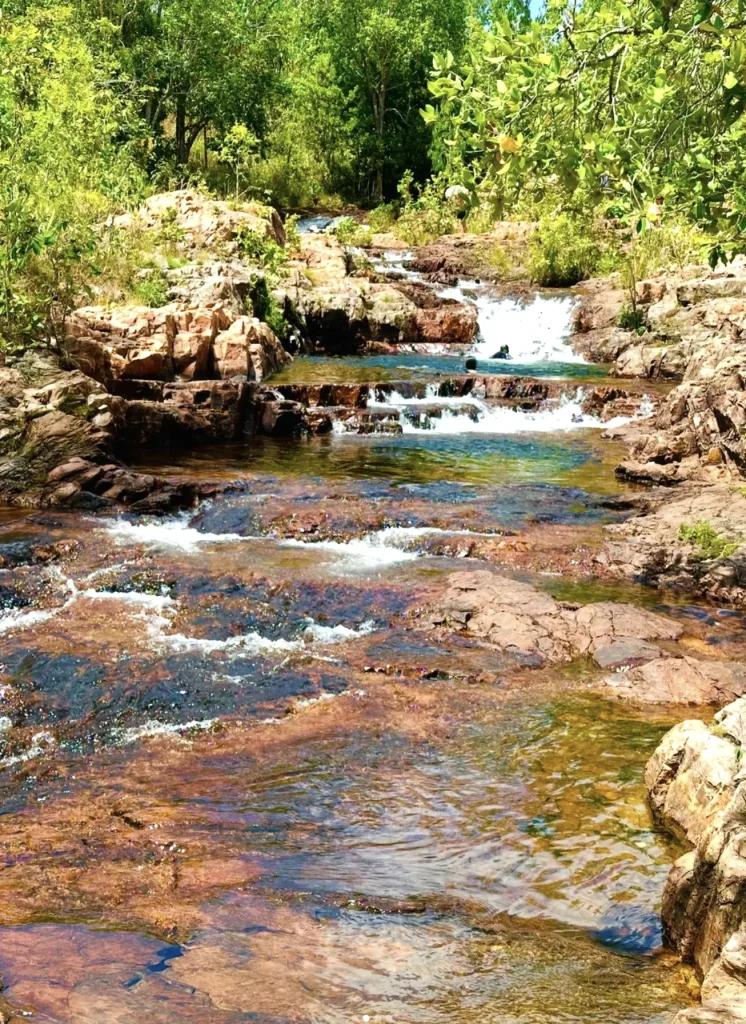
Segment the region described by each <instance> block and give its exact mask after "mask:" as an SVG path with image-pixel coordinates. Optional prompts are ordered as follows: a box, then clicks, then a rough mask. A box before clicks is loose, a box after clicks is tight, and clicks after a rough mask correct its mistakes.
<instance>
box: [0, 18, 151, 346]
mask: <svg viewBox="0 0 746 1024" xmlns="http://www.w3.org/2000/svg"><path fill="white" fill-rule="evenodd" d="M116 78H117V69H116V67H115V66H113V65H111V64H110V63H108V62H104V63H101V64H99V63H97V61H96V59H95V57H94V54H93V52H92V51H91V49H90V47H89V46H88V45H87V43H86V41H85V40H84V39H83V38H82V37H81V35H80V32H79V31H78V25H77V17H76V12H75V11H74V10H73V9H71V8H70V7H66V6H56V7H50V8H46V9H45V8H31V9H29V10H28V11H27V12H26V13H21V14H17V15H16V16H15V17H13V18H12V19H11V18H9V17H4V16H0V339H1V345H2V348H3V349H5V348H8V347H15V348H17V347H24V346H25V345H27V344H30V343H32V342H33V341H35V340H39V339H43V338H46V339H47V340H49V339H50V338H51V337H52V336H53V335H54V332H55V324H56V323H58V322H59V320H60V319H63V318H64V315H65V312H66V310H67V308H68V307H69V305H70V303H71V302H72V301H74V297H75V294H76V290H77V289H78V288H79V286H80V284H81V281H82V279H83V277H84V276H85V273H86V267H87V266H89V265H90V260H91V257H92V253H93V247H94V243H95V236H94V225H95V224H96V222H97V221H99V220H100V219H102V218H104V217H105V216H106V214H107V213H108V212H109V211H110V210H112V209H115V208H117V207H120V206H122V205H125V204H127V203H130V202H133V201H135V200H136V199H137V198H138V197H140V196H141V195H142V193H143V187H144V178H143V175H142V173H141V171H140V169H139V167H138V163H137V160H136V159H135V156H136V152H137V147H136V144H135V143H134V142H122V138H121V136H122V135H124V136H127V135H133V134H135V131H136V125H137V118H136V117H135V115H134V112H133V111H132V109H131V108H130V107H129V105H128V103H127V102H126V101H125V100H123V99H122V98H121V96H119V95H118V94H117V91H116V89H115V88H114V86H113V84H112V82H114V81H116Z"/></svg>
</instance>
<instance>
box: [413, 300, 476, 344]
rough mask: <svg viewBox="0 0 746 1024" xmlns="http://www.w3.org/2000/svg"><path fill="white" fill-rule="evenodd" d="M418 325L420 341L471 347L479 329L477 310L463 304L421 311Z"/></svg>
mask: <svg viewBox="0 0 746 1024" xmlns="http://www.w3.org/2000/svg"><path fill="white" fill-rule="evenodd" d="M416 323H417V338H418V341H420V342H429V343H438V344H446V345H470V344H471V343H472V342H473V341H474V338H475V337H476V335H477V330H478V328H479V325H478V323H477V311H476V308H475V307H474V306H466V305H464V304H463V303H448V304H446V305H444V306H441V307H440V308H438V309H420V310H418V312H417V317H416Z"/></svg>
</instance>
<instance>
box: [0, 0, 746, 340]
mask: <svg viewBox="0 0 746 1024" xmlns="http://www.w3.org/2000/svg"><path fill="white" fill-rule="evenodd" d="M745 105H746V0H722V2H720V3H716V2H711V0H582V2H580V0H548V2H547V3H546V5H545V6H544V7H542V8H541V10H539V11H537V10H535V9H534V10H533V11H532V9H531V7H530V6H529V5H528V4H527V3H526V2H524V0H437V2H434V0H67V2H64V3H63V2H58V0H43V2H33V3H29V2H26V0H8V2H7V3H6V5H5V6H3V7H2V8H1V9H0V349H4V350H6V351H7V350H18V349H23V348H25V347H27V346H29V345H31V344H35V343H38V342H48V341H49V339H50V337H51V335H53V333H54V319H55V314H56V313H57V314H59V311H63V312H64V310H65V309H66V308H68V307H69V306H70V305H71V304H72V303H73V302H75V301H79V300H80V297H81V295H83V294H84V293H85V290H86V289H87V288H88V289H90V287H91V282H92V281H94V280H95V278H96V277H100V276H102V275H106V274H110V273H114V272H115V271H116V272H117V273H119V274H120V275H121V274H124V276H125V277H126V275H127V273H130V272H132V273H133V272H134V268H135V266H136V264H137V261H138V254H137V253H136V251H135V250H136V245H134V243H133V240H132V239H131V238H129V239H127V238H123V237H122V236H121V233H118V232H117V231H116V230H114V229H113V228H112V227H111V218H112V215H114V214H116V213H118V212H121V211H123V210H126V209H131V208H134V207H135V206H136V205H137V204H139V203H140V202H141V201H142V200H143V198H144V197H145V196H146V195H147V194H149V193H152V192H155V191H164V190H169V189H173V188H178V187H186V186H188V187H198V188H200V189H203V190H206V191H208V192H210V193H211V194H213V195H215V196H216V197H233V199H235V200H236V201H243V200H253V201H258V202H261V203H267V204H272V205H274V206H277V207H279V208H281V209H282V210H283V211H292V210H297V209H301V208H304V209H323V210H327V211H329V212H336V211H342V212H343V211H345V209H346V208H347V207H348V206H349V207H354V208H356V209H364V210H367V211H369V212H368V217H367V219H368V221H369V227H370V228H371V229H372V230H379V231H380V230H393V231H395V232H398V233H399V234H401V235H402V237H405V238H406V239H407V241H409V242H411V243H420V242H423V241H427V240H429V239H430V238H432V237H435V236H437V234H439V233H443V232H447V231H450V230H455V229H458V226H459V222H460V221H464V220H466V224H467V227H469V228H470V229H471V230H477V231H489V230H490V228H491V226H492V225H493V224H494V223H495V221H496V220H499V219H506V218H515V219H523V220H532V221H536V222H538V223H539V232H538V234H537V242H536V245H537V246H538V248H537V249H536V252H535V254H534V259H533V264H532V273H533V275H534V277H535V279H536V280H538V281H540V282H541V283H544V284H567V283H572V281H573V280H577V279H578V278H580V277H583V276H587V275H588V274H589V273H593V272H598V271H599V270H604V269H609V268H613V267H614V266H618V265H620V264H623V265H624V267H625V268H626V272H627V274H628V276H629V277H631V278H632V279H634V278H635V277H638V276H640V274H641V273H642V272H643V271H644V269H645V266H644V265H643V264H645V262H646V261H647V262H648V263H649V261H650V259H651V258H652V257H651V246H652V248H653V249H656V248H657V250H661V252H662V251H663V250H665V258H666V259H673V260H675V261H677V262H680V263H681V262H686V260H689V259H691V258H693V257H694V256H697V257H698V256H701V255H705V256H707V257H709V258H710V260H711V261H713V262H715V261H718V260H728V259H731V258H733V256H734V255H735V254H737V253H739V252H741V251H743V249H744V239H745V238H746V232H745V231H744V229H745V228H746V160H744V142H745V141H746V137H745V136H746V120H745V119H744V110H745ZM454 188H455V189H456V195H455V198H454V192H453V190H454ZM449 189H450V191H451V198H450V199H449V198H447V197H446V192H447V191H448V190H449ZM359 220H360V217H359V216H358V217H357V219H356V220H353V221H348V222H346V223H343V225H342V231H343V232H344V231H347V232H348V234H350V237H354V233H355V231H357V230H358V221H359ZM653 228H655V229H656V231H655V232H653V231H652V230H651V229H653ZM646 238H647V239H648V241H644V240H645V239H646ZM651 240H652V241H651ZM661 252H658V253H657V256H658V257H659V258H660V259H662V258H663V256H662V255H661ZM123 265H124V266H125V270H122V266H123ZM127 268H129V269H127ZM141 298H142V296H141ZM144 298H145V299H146V300H147V299H148V298H149V300H150V301H151V304H152V303H155V302H156V301H157V300H158V298H159V296H157V295H153V296H150V297H148V296H144ZM632 312H634V311H632Z"/></svg>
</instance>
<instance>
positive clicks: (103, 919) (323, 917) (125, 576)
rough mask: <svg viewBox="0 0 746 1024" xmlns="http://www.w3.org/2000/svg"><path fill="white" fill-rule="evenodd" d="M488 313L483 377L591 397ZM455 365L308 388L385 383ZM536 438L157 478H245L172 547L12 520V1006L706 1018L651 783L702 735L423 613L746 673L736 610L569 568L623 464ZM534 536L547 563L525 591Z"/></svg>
mask: <svg viewBox="0 0 746 1024" xmlns="http://www.w3.org/2000/svg"><path fill="white" fill-rule="evenodd" d="M408 273H411V272H409V271H408ZM462 290H463V291H464V292H466V291H467V290H469V291H473V287H472V286H471V285H468V286H464V289H462ZM475 301H477V302H478V303H480V322H481V324H482V331H483V334H482V337H481V339H480V341H479V342H478V345H477V349H476V352H477V355H478V357H479V358H480V360H482V359H483V357H484V356H485V355H486V354H487V353H488V350H489V349H490V347H491V346H492V345H493V344H494V342H495V341H496V340H499V339H500V338H504V339H505V340H506V341H507V342H508V343H509V344H510V346H511V350H512V351H515V352H516V353H520V354H521V359H522V360H523V362H519V361H518V358H516V361H515V363H513V364H509V363H506V362H505V361H502V360H497V361H493V360H489V361H488V364H489V365H488V367H487V368H488V369H491V370H492V371H493V372H496V373H506V372H511V370H512V371H513V372H525V371H526V369H527V368H530V371H531V372H532V373H533V374H535V375H544V376H559V377H567V376H571V377H572V378H573V379H574V380H575V379H577V380H578V382H579V384H581V385H582V378H583V377H584V376H589V377H591V376H593V375H594V374H595V373H597V372H598V368H595V367H591V366H588V365H587V364H584V363H582V362H580V361H578V360H577V359H576V357H575V356H573V354H572V353H571V352H570V350H569V348H568V347H567V346H566V345H565V342H564V339H565V337H566V335H567V333H568V330H569V315H570V312H571V300H569V299H568V298H567V297H566V296H560V297H559V298H556V299H552V298H550V297H546V296H542V297H539V298H537V299H536V300H535V301H533V302H527V303H523V304H516V303H513V301H512V300H500V299H497V298H495V297H490V295H489V293H488V292H487V291H486V290H484V289H483V290H481V291H478V292H477V293H476V299H475ZM501 302H502V303H503V305H501ZM506 302H508V303H512V304H511V305H505V303H506ZM552 303H555V304H556V305H551V304H552ZM498 335H499V338H498ZM453 358H455V357H451V356H445V355H429V356H428V357H427V358H426V359H425V358H424V357H422V356H421V355H418V354H411V355H401V356H396V357H389V356H386V357H376V358H375V359H368V360H362V359H361V360H352V359H349V360H344V361H343V360H331V361H330V360H321V359H318V360H317V359H304V360H300V359H299V360H298V361H297V362H296V363H295V364H294V367H293V368H292V374H293V377H294V379H296V380H301V381H302V382H304V383H307V382H310V381H313V380H318V379H322V380H325V381H326V380H329V379H331V377H332V375H333V374H337V373H338V379H340V380H345V379H351V378H350V377H347V376H345V375H346V374H350V375H351V376H352V378H354V379H356V380H363V381H367V382H370V383H374V382H375V381H376V380H382V379H387V377H386V375H387V374H389V373H390V374H391V376H390V377H388V379H402V367H407V369H408V370H411V372H412V373H413V374H417V375H422V376H425V377H429V376H433V375H434V374H435V373H436V372H446V373H451V372H453V371H452V369H451V368H450V366H449V360H451V359H453ZM391 361H393V362H395V363H396V365H393V366H392V365H391ZM492 363H499V365H495V366H491V364H492ZM568 367H570V368H571V371H572V372H571V373H568ZM358 375H359V376H358ZM456 411H457V412H458V411H459V410H456ZM461 412H463V410H461ZM509 415H510V416H513V417H518V418H519V419H518V420H515V421H514V420H511V419H510V418H509ZM531 415H532V414H529V413H523V412H514V411H510V413H509V414H508V413H507V412H505V411H503V415H502V416H501V417H496V418H495V419H494V420H489V419H485V418H484V417H482V418H481V419H480V418H478V419H477V421H475V420H474V419H473V418H471V417H468V416H466V417H464V416H462V415H455V416H453V417H452V418H451V419H450V420H448V421H445V422H441V423H440V424H439V425H438V427H437V429H430V428H428V427H427V426H424V427H422V428H421V429H416V430H412V431H405V432H404V433H402V434H401V435H397V436H391V437H388V436H368V437H357V436H349V435H345V434H343V433H335V434H332V435H330V436H328V437H325V438H315V439H312V440H310V441H302V440H287V441H274V440H269V439H265V440H261V441H258V442H257V443H252V445H251V446H233V447H231V448H228V449H226V448H222V449H212V450H202V451H195V452H192V453H190V454H188V455H180V456H176V455H172V456H163V455H161V456H159V458H158V459H155V458H150V459H147V460H146V459H145V458H143V459H142V465H147V466H149V467H154V466H156V465H157V467H158V469H159V470H164V469H168V470H169V471H170V472H173V473H189V474H191V475H198V476H203V477H204V478H206V479H215V478H221V479H223V480H225V479H230V480H235V481H236V486H235V488H234V489H233V491H232V492H230V493H228V494H226V495H225V496H224V497H222V498H220V499H218V500H216V501H214V502H212V503H206V504H205V505H204V506H203V507H201V508H200V509H198V510H196V511H195V512H194V513H190V514H183V515H180V516H173V517H169V518H166V519H159V520H155V519H153V520H148V519H142V518H140V519H138V518H136V517H134V516H128V515H119V516H98V517H93V516H86V515H82V514H61V513H47V512H44V513H33V514H29V515H27V516H20V517H19V516H16V515H15V514H10V513H8V514H7V515H4V516H2V518H0V557H2V558H3V560H4V564H5V566H6V568H5V569H0V605H1V607H0V812H1V813H2V817H1V818H0V826H1V827H0V906H2V907H3V919H2V927H0V977H2V979H3V981H4V984H5V989H4V991H3V992H2V995H3V997H5V998H6V999H7V1000H8V1001H9V1003H10V1004H11V1005H12V1006H14V1007H17V1008H18V1009H19V1010H21V1011H23V1012H25V1013H27V1014H28V1019H29V1020H31V1021H39V1022H45V1024H46V1022H48V1024H57V1022H64V1024H68V1022H69V1024H73V1022H74V1024H88V1022H90V1024H130V1022H132V1024H134V1022H135V1021H137V1022H142V1021H148V1022H149V1024H161V1022H163V1024H166V1022H169V1024H171V1022H174V1021H185V1022H188V1021H192V1020H193V1021H195V1022H197V1021H199V1022H200V1024H204V1022H215V1024H234V1022H239V1021H242V1022H243V1021H246V1022H248V1021H251V1022H256V1024H289V1022H303V1024H337V1022H339V1024H342V1022H345V1024H347V1022H355V1024H357V1022H366V1024H367V1022H376V1024H383V1022H386V1024H389V1022H391V1024H394V1022H396V1024H441V1022H443V1024H491V1022H494V1024H558V1022H559V1024H601V1022H603V1024H659V1022H660V1024H663V1022H667V1021H670V1020H671V1019H672V1017H673V1015H674V1014H675V1012H676V1010H678V1009H680V1008H681V1007H682V1006H684V1005H686V1004H687V1003H688V1002H689V1001H690V999H691V989H690V984H691V979H690V978H689V976H688V974H687V973H686V972H685V971H684V970H683V969H682V968H681V967H679V966H678V965H677V964H676V963H675V962H674V961H673V959H672V958H671V957H670V956H669V955H668V954H666V953H664V952H663V951H662V949H661V935H660V925H659V919H658V908H659V902H660V895H661V891H662V886H663V882H664V879H665V876H666V873H667V871H668V868H669V866H670V863H671V861H672V859H673V858H674V857H675V856H676V855H677V852H678V851H677V850H676V849H675V848H674V846H673V845H672V844H671V842H670V841H669V840H668V839H667V838H666V837H665V836H663V835H661V834H659V833H658V832H657V831H656V829H655V828H654V827H653V825H652V823H651V819H650V815H649V812H648V809H647V806H646V801H645V790H644V785H643V781H642V774H643V770H644V766H645V763H646V760H647V759H648V757H649V756H650V755H651V753H652V752H653V750H654V748H655V746H656V744H657V742H658V741H659V739H660V737H661V735H662V734H663V732H664V731H665V730H666V729H667V728H669V727H670V726H671V725H672V724H673V723H674V722H675V721H677V720H679V719H680V718H681V710H680V709H673V710H652V711H647V712H642V711H636V710H634V709H633V708H631V707H629V706H627V705H625V704H623V703H621V702H618V701H612V700H608V699H605V698H604V697H603V696H599V694H598V692H597V687H596V683H597V676H598V673H597V672H594V670H593V669H592V668H591V667H590V664H588V665H586V664H585V663H582V664H576V665H572V666H569V667H566V668H563V669H552V670H550V669H541V670H537V669H531V668H528V667H526V666H524V665H522V664H520V663H517V662H515V661H511V660H510V659H508V658H507V657H505V656H503V655H501V654H499V653H497V652H495V651H494V650H488V649H485V648H483V647H481V646H480V645H478V644H476V643H475V642H473V641H470V640H468V639H466V638H462V637H458V636H454V637H452V638H451V639H450V640H443V639H438V640H437V641H436V640H434V639H433V638H432V637H431V635H430V634H429V633H427V632H426V631H424V630H421V629H417V628H414V625H413V619H412V617H411V614H410V613H411V610H412V609H413V608H416V607H418V606H420V605H421V604H423V603H426V602H427V601H428V600H429V598H430V596H431V595H432V593H433V592H434V590H436V589H437V588H438V587H439V586H440V585H442V583H443V582H444V580H445V578H446V577H447V575H448V574H449V573H450V572H453V571H455V570H460V569H464V568H474V569H493V570H497V571H500V570H501V569H502V571H506V572H509V573H512V574H514V575H517V576H520V577H521V578H524V579H530V580H532V581H533V582H534V583H536V584H538V585H540V586H542V587H545V588H546V589H548V590H550V591H551V592H553V593H555V594H556V595H557V596H558V597H563V598H565V599H569V600H575V601H580V602H583V601H589V600H596V599H599V597H601V598H605V599H609V598H611V599H613V598H614V597H617V598H619V599H624V600H632V601H636V602H638V603H642V604H645V605H646V606H648V607H653V608H658V609H659V610H665V611H667V612H668V613H669V614H672V615H675V616H677V617H679V618H680V619H681V621H682V622H685V623H686V625H687V630H688V631H689V632H690V633H691V643H693V644H699V645H700V646H702V645H710V646H711V647H712V645H715V644H717V645H719V646H720V648H721V649H722V650H725V651H727V652H731V653H740V652H742V651H743V649H744V643H745V642H746V631H745V629H744V625H745V624H744V622H743V620H742V618H741V616H740V615H739V616H735V615H731V614H727V613H724V612H722V611H721V610H718V609H714V608H707V609H705V608H695V607H691V606H688V605H687V604H685V603H684V602H679V603H675V604H670V603H669V604H667V605H663V604H662V603H661V602H662V598H661V597H660V596H659V595H656V594H653V593H651V592H649V591H646V590H645V589H644V588H642V587H637V586H634V585H629V586H627V587H622V586H618V585H616V584H614V583H598V582H595V581H594V580H592V579H591V578H589V577H588V576H587V575H584V573H583V571H582V570H581V571H578V572H576V573H575V575H573V573H572V572H571V571H570V570H569V569H568V568H567V567H565V569H556V568H554V567H553V566H554V563H553V562H552V559H554V558H556V559H558V560H559V561H558V564H561V565H564V563H562V562H561V555H562V552H563V551H564V550H565V548H564V547H563V545H565V546H566V545H567V538H568V537H570V536H576V535H577V536H580V534H581V533H582V536H583V537H584V538H587V542H588V544H589V546H591V547H592V545H593V544H594V543H595V544H596V545H597V544H598V542H599V539H600V535H601V528H602V526H603V524H605V523H608V522H611V521H614V520H615V519H618V518H620V516H621V515H623V514H624V512H623V511H622V505H621V503H619V502H617V501H616V500H615V499H616V496H617V495H618V493H619V490H620V488H619V485H618V484H617V482H616V480H615V478H614V475H613V465H614V462H615V460H616V458H617V456H618V454H619V452H618V450H617V449H615V447H614V445H613V443H612V442H609V441H606V440H603V439H602V437H601V434H602V430H601V425H600V424H592V423H589V422H580V423H578V422H574V421H573V420H572V417H571V416H570V417H568V416H567V410H566V409H563V408H557V409H556V410H554V411H551V412H549V413H547V414H542V415H544V419H542V420H541V421H537V420H536V419H534V420H533V421H531V420H530V419H520V418H521V417H530V416H531ZM475 422H476V426H477V429H475ZM470 425H471V426H470ZM573 531H574V532H573ZM521 537H526V538H529V542H528V544H529V547H530V545H531V544H534V545H536V544H544V545H546V550H547V557H546V561H545V562H542V559H541V558H540V559H538V562H539V563H540V564H537V559H536V558H535V557H534V558H533V561H530V560H527V561H526V562H525V564H524V563H523V562H521V561H520V559H521V558H523V557H524V555H523V554H522V553H521V552H522V548H521V547H520V544H518V546H517V547H515V539H516V538H517V539H518V541H520V538H521ZM531 538H533V540H532V539H531ZM505 543H507V544H508V547H507V548H505V547H503V545H504V544H505ZM510 544H514V548H511V547H510ZM524 546H525V545H524ZM32 549H34V550H36V551H37V552H38V551H39V550H41V549H43V550H44V551H46V552H50V551H52V552H53V554H52V555H50V556H49V557H46V556H45V557H44V559H42V561H41V564H40V562H39V559H38V558H37V559H36V561H33V560H32V559H31V557H30V555H29V552H31V551H32ZM542 550H543V549H542ZM516 552H517V553H516ZM529 554H530V552H529ZM526 557H528V556H526ZM511 558H512V559H514V560H513V561H512V562H511V561H510V559H511ZM516 559H517V561H516ZM505 560H507V561H505ZM506 565H507V568H506Z"/></svg>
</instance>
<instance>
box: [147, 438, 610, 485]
mask: <svg viewBox="0 0 746 1024" xmlns="http://www.w3.org/2000/svg"><path fill="white" fill-rule="evenodd" d="M621 451H622V448H621V446H615V445H610V444H608V443H602V442H601V441H600V439H599V437H598V433H597V432H594V431H586V432H583V431H576V432H573V433H572V434H569V435H566V436H565V437H561V438H556V439H555V438H553V437H551V435H547V434H545V435H541V436H536V435H530V434H518V435H513V436H511V435H492V434H470V435H466V436H465V435H460V434H441V433H437V432H434V431H433V432H429V431H428V432H426V431H422V432H420V433H411V434H409V433H408V434H402V435H395V436H386V435H376V436H363V437H361V436H357V435H354V434H334V435H328V436H326V437H318V438H312V439H310V440H308V441H298V440H296V439H292V438H290V439H285V438H257V439H255V441H253V442H252V443H251V444H250V445H235V446H231V447H229V448H221V449H220V452H219V453H218V451H216V450H215V449H211V448H202V449H195V450H193V451H191V452H188V453H187V452H171V453H162V452H159V453H154V454H152V455H151V454H149V453H143V455H142V457H141V459H140V461H139V463H138V464H137V468H138V469H144V470H147V471H150V472H154V471H159V472H161V471H162V472H174V473H179V472H181V473H187V474H191V473H195V472H196V473H198V474H200V475H203V476H205V477H208V478H209V477H212V478H215V477H221V476H222V478H223V479H225V478H233V477H234V476H237V477H239V478H240V477H242V476H245V475H247V474H254V473H277V474H281V475H283V476H295V477H297V476H298V475H299V474H305V475H307V476H308V477H311V478H316V479H318V478H323V479H329V480H334V481H340V480H345V479H350V480H382V481H390V482H392V483H397V484H407V483H412V484H426V483H436V482H439V481H443V482H448V483H454V484H457V483H471V484H477V483H483V484H511V483H518V482H536V483H551V484H560V485H566V486H581V487H586V488H587V490H588V491H589V492H591V493H596V494H599V493H601V494H612V493H616V492H618V491H619V490H620V484H619V482H618V481H617V480H616V479H615V477H614V465H615V464H616V463H617V462H618V461H619V458H618V457H619V455H620V454H621ZM218 455H219V461H216V456H218Z"/></svg>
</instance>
